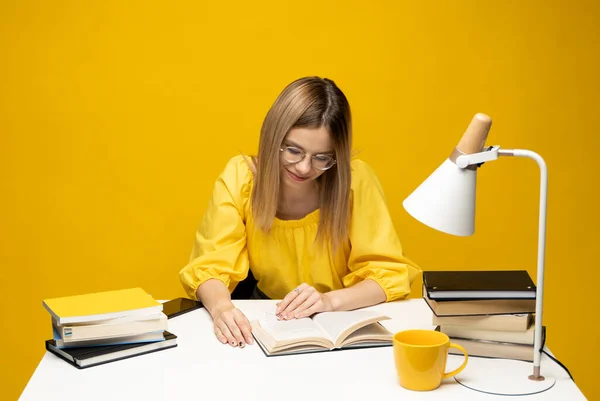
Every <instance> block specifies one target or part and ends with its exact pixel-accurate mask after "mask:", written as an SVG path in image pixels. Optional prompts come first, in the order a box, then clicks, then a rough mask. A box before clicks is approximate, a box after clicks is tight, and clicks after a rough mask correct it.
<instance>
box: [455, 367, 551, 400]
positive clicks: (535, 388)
mask: <svg viewBox="0 0 600 401" xmlns="http://www.w3.org/2000/svg"><path fill="white" fill-rule="evenodd" d="M472 361H473V360H472V359H471V358H469V363H468V364H467V367H466V368H465V369H464V370H463V371H462V372H460V373H459V374H458V375H456V376H455V377H454V379H455V380H456V381H457V382H458V383H460V384H461V385H463V386H465V387H467V388H469V389H471V390H475V391H479V392H482V393H487V394H494V395H531V394H537V393H541V392H544V391H546V390H548V389H550V388H551V387H552V386H554V384H555V383H556V379H555V378H554V377H549V376H547V375H545V377H544V379H542V378H541V377H539V378H533V376H532V375H531V373H532V371H533V363H531V362H523V361H515V360H511V359H488V358H477V363H472ZM473 362H475V361H473ZM497 372H510V374H509V375H502V376H499V375H498V374H497ZM529 376H532V378H533V379H530V378H529Z"/></svg>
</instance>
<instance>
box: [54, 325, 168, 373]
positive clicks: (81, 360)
mask: <svg viewBox="0 0 600 401" xmlns="http://www.w3.org/2000/svg"><path fill="white" fill-rule="evenodd" d="M176 346H177V336H176V335H174V334H172V333H170V332H168V331H165V332H164V340H163V341H158V342H142V343H131V344H119V345H106V346H94V347H78V348H60V347H58V346H57V345H56V342H55V340H47V341H46V349H47V350H48V351H50V352H51V353H53V354H55V355H56V356H58V357H59V358H61V359H63V360H65V361H67V362H68V363H70V364H71V365H73V366H75V367H77V368H79V369H84V368H89V367H91V366H96V365H101V364H105V363H108V362H114V361H118V360H121V359H126V358H131V357H134V356H138V355H143V354H148V353H151V352H156V351H161V350H165V349H169V348H174V347H176Z"/></svg>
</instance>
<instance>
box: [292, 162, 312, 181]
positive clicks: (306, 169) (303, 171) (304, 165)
mask: <svg viewBox="0 0 600 401" xmlns="http://www.w3.org/2000/svg"><path fill="white" fill-rule="evenodd" d="M311 169H312V160H311V158H310V157H305V158H304V160H302V161H300V162H299V163H296V170H297V171H298V173H299V175H302V176H303V177H306V176H307V175H308V174H309V173H310V170H311Z"/></svg>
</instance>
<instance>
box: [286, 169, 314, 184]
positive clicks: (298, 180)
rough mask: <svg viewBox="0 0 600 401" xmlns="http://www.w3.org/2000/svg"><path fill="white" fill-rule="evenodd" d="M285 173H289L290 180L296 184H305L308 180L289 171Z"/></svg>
mask: <svg viewBox="0 0 600 401" xmlns="http://www.w3.org/2000/svg"><path fill="white" fill-rule="evenodd" d="M285 171H286V172H287V173H288V175H289V176H290V178H291V179H292V180H294V181H296V182H304V181H306V180H308V177H300V176H299V175H296V174H294V173H292V172H291V171H290V170H287V169H286V170H285Z"/></svg>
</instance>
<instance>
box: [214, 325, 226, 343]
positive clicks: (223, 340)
mask: <svg viewBox="0 0 600 401" xmlns="http://www.w3.org/2000/svg"><path fill="white" fill-rule="evenodd" d="M215 336H217V340H219V341H220V342H221V343H222V344H227V337H225V336H224V335H223V332H222V331H221V329H220V328H218V327H216V326H215Z"/></svg>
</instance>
